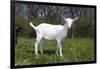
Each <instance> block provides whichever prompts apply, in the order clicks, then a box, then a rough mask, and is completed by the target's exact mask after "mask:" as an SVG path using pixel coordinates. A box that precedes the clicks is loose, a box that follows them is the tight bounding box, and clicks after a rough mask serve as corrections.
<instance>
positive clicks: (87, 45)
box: [15, 38, 95, 65]
mask: <svg viewBox="0 0 100 69" xmlns="http://www.w3.org/2000/svg"><path fill="white" fill-rule="evenodd" d="M17 40H18V43H17V45H16V47H15V65H30V64H51V63H64V62H66V63H68V62H86V61H94V56H95V54H94V40H93V39H86V38H77V39H70V38H66V39H64V40H63V41H62V48H63V58H61V57H60V56H56V54H55V52H56V42H55V41H47V40H45V42H44V44H43V51H44V54H43V55H39V57H38V58H36V55H35V54H34V42H35V39H33V38H32V39H30V38H17Z"/></svg>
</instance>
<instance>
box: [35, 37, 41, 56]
mask: <svg viewBox="0 0 100 69" xmlns="http://www.w3.org/2000/svg"><path fill="white" fill-rule="evenodd" d="M40 41H41V38H40V37H38V36H37V38H36V42H35V54H36V55H38V47H39V43H40Z"/></svg>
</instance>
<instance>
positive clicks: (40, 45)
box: [39, 39, 44, 54]
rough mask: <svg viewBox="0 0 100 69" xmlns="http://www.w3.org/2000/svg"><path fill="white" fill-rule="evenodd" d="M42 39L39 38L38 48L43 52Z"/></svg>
mask: <svg viewBox="0 0 100 69" xmlns="http://www.w3.org/2000/svg"><path fill="white" fill-rule="evenodd" d="M43 41H44V40H43V39H41V41H40V44H39V49H40V53H41V54H43V48H42V47H43Z"/></svg>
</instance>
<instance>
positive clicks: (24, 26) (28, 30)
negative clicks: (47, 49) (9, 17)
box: [15, 16, 43, 37]
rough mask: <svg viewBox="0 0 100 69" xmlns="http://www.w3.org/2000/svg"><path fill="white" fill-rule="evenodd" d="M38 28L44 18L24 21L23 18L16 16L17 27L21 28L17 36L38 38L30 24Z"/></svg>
mask: <svg viewBox="0 0 100 69" xmlns="http://www.w3.org/2000/svg"><path fill="white" fill-rule="evenodd" d="M30 21H32V23H33V24H34V25H35V26H37V25H38V24H40V23H42V22H43V18H35V19H33V20H29V19H24V17H23V16H15V26H17V27H18V28H19V30H18V31H17V36H20V37H36V33H35V30H34V29H33V28H32V27H30V25H29V22H30Z"/></svg>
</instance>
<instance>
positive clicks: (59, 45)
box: [57, 40, 63, 56]
mask: <svg viewBox="0 0 100 69" xmlns="http://www.w3.org/2000/svg"><path fill="white" fill-rule="evenodd" d="M57 48H58V49H59V53H60V56H63V55H62V46H61V41H60V40H57Z"/></svg>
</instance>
